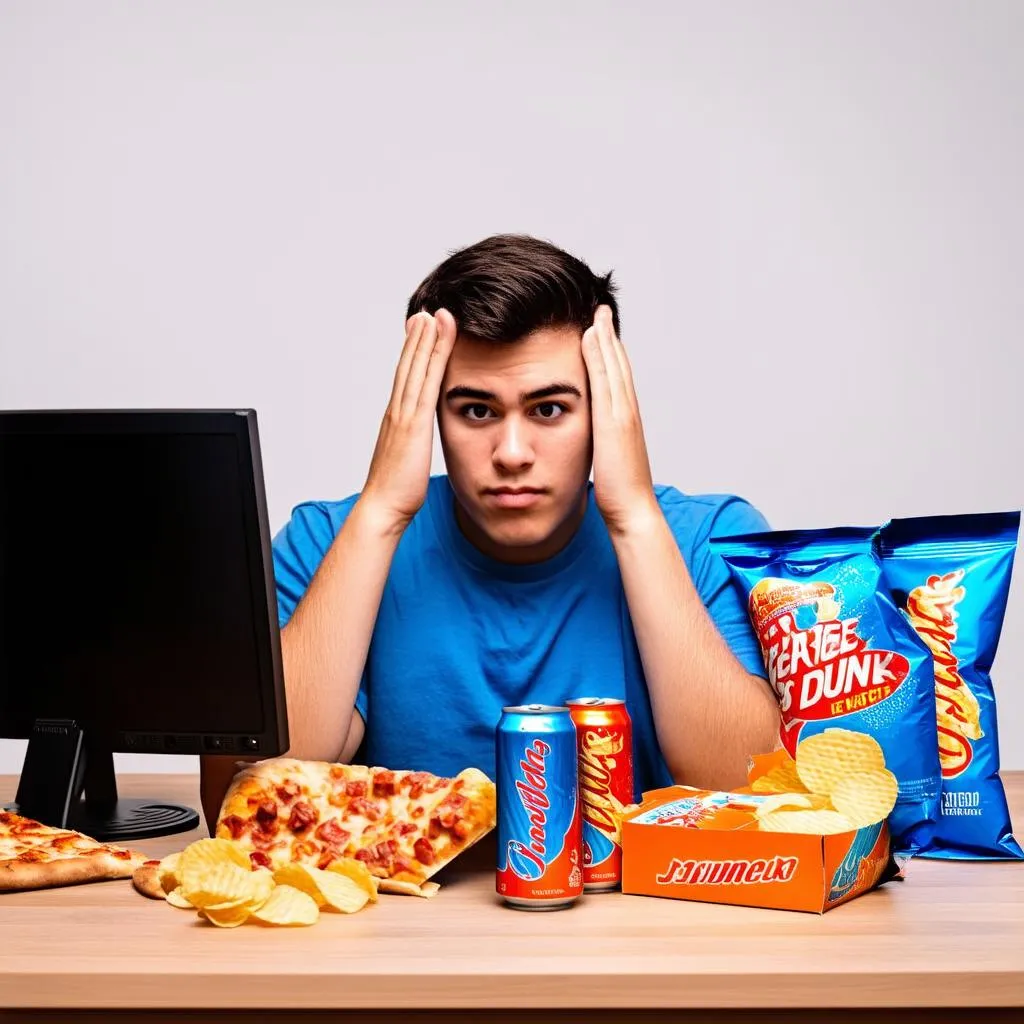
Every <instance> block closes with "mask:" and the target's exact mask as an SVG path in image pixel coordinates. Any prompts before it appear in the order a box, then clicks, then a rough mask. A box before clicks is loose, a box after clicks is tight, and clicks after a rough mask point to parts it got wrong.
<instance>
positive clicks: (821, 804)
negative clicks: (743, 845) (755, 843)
mask: <svg viewBox="0 0 1024 1024" xmlns="http://www.w3.org/2000/svg"><path fill="white" fill-rule="evenodd" d="M784 810H791V811H799V810H807V811H814V810H819V811H820V810H834V808H832V807H831V806H830V804H829V799H828V797H826V796H821V795H820V794H817V793H773V794H771V795H769V796H768V797H766V798H765V800H764V801H763V802H762V803H761V804H759V805H758V806H757V807H756V808H755V809H754V813H755V814H756V815H757V817H759V818H763V817H764V816H765V815H766V814H771V813H773V812H774V811H784Z"/></svg>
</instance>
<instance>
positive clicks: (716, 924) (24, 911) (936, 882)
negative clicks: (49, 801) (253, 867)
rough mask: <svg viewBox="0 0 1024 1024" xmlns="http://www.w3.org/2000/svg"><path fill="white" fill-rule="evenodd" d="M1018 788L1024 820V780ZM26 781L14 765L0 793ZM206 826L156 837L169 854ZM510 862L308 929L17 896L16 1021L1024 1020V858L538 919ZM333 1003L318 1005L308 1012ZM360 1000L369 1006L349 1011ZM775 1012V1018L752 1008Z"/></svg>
mask: <svg viewBox="0 0 1024 1024" xmlns="http://www.w3.org/2000/svg"><path fill="white" fill-rule="evenodd" d="M1005 781H1006V784H1007V789H1008V791H1009V794H1010V799H1011V805H1012V809H1013V812H1014V818H1015V820H1016V821H1017V822H1018V823H1019V828H1020V830H1021V831H1024V773H1007V775H1006V779H1005ZM119 785H120V788H121V792H122V795H125V796H133V795H134V796H152V797H160V798H164V799H169V800H177V801H182V802H191V803H192V804H193V806H196V807H198V780H197V778H196V777H190V776H166V775H163V776H161V775H151V776H138V777H129V778H124V777H122V778H121V779H120V780H119ZM14 788H15V780H14V779H13V778H11V777H0V799H11V798H12V796H13V791H14ZM203 834H205V833H203ZM198 835H199V833H192V834H189V835H179V836H171V837H169V838H165V839H156V840H149V841H147V842H145V843H140V844H138V845H139V846H140V848H144V849H146V850H148V851H150V852H151V853H153V854H154V855H156V856H162V855H163V854H165V853H168V852H170V851H172V850H176V849H181V848H182V847H183V846H184V845H185V844H186V843H187V842H190V841H191V840H192V839H194V838H197V836H198ZM474 854H475V855H476V856H475V857H474ZM493 856H494V849H493V845H492V844H487V843H486V841H485V842H484V843H481V844H480V845H479V846H478V847H477V848H475V849H474V850H472V851H469V852H468V853H467V854H466V855H465V859H466V863H464V864H463V863H459V862H456V864H453V865H452V866H451V868H450V869H449V871H448V872H447V874H446V875H445V876H443V877H442V878H441V880H442V881H443V883H444V885H443V888H442V890H441V892H440V894H439V895H438V896H437V897H436V898H434V899H433V900H422V899H417V898H414V897H404V896H387V897H382V898H381V900H380V902H379V903H378V904H376V905H374V906H369V907H367V908H366V909H365V910H363V911H361V912H360V913H358V914H355V915H351V916H343V915H334V914H323V915H321V918H320V921H319V922H318V923H317V924H316V925H315V926H313V927H310V928H299V929H264V928H259V927H255V926H243V927H242V928H238V929H233V930H220V929H217V928H213V927H210V926H209V925H205V924H202V923H199V922H198V920H197V919H196V917H195V915H194V914H192V913H191V912H187V911H179V910H175V909H173V908H171V907H169V906H166V905H164V904H162V903H158V902H155V901H151V900H147V899H145V898H143V897H141V896H139V895H138V894H137V893H135V891H134V890H133V889H132V887H131V883H130V882H128V881H116V882H101V883H96V884H92V885H83V886H76V887H72V888H65V889H58V890H47V891H39V892H33V893H17V894H7V895H4V896H0V1008H4V1009H6V1010H7V1011H8V1012H7V1016H6V1017H4V1014H3V1010H0V1017H3V1019H4V1020H5V1021H7V1020H13V1019H15V1017H14V1015H13V1014H12V1012H11V1011H12V1010H15V1009H17V1010H19V1011H22V1012H19V1013H18V1014H17V1019H18V1020H32V1021H35V1022H36V1024H43V1022H48V1021H52V1020H57V1019H65V1015H63V1014H61V1015H58V1014H55V1013H54V1012H49V1013H43V1012H36V1013H26V1012H24V1011H28V1010H32V1009H34V1010H36V1011H42V1010H50V1011H56V1010H60V1009H71V1008H74V1009H92V1010H95V1011H97V1013H96V1014H95V1016H94V1017H93V1019H95V1020H104V1021H110V1020H118V1019H121V1018H120V1015H119V1014H115V1013H112V1012H111V1011H112V1010H115V1009H117V1010H124V1011H134V1012H132V1013H131V1014H130V1015H128V1014H126V1015H125V1017H124V1019H129V1016H130V1019H133V1020H135V1019H144V1018H145V1019H151V1018H153V1019H165V1020H173V1019H176V1017H177V1015H175V1014H153V1013H152V1012H150V1014H149V1015H148V1016H147V1015H146V1014H144V1013H142V1012H140V1011H158V1010H163V1011H173V1010H181V1009H183V1008H190V1009H197V1010H202V1011H213V1010H217V1009H231V1010H239V1011H244V1018H242V1017H241V1016H240V1017H239V1019H240V1020H241V1019H244V1020H245V1021H246V1024H254V1022H260V1021H264V1020H269V1019H270V1018H269V1017H268V1016H267V1014H266V1013H265V1012H264V1011H271V1010H276V1011H290V1012H291V1015H292V1019H300V1020H319V1019H324V1020H326V1019H331V1020H339V1019H341V1020H346V1021H349V1020H351V1021H360V1020H377V1021H382V1020H403V1021H409V1020H413V1021H415V1020H419V1019H421V1018H420V1015H419V1014H410V1013H409V1012H408V1011H409V1010H411V1009H414V1008H419V1009H423V1010H425V1011H426V1010H437V1011H445V1012H444V1017H445V1019H448V1020H451V1019H453V1018H454V1019H456V1020H463V1019H464V1020H474V1021H484V1020H485V1021H492V1020H512V1019H518V1017H519V1016H520V1015H519V1014H516V1013H514V1012H513V1010H512V1008H520V1009H521V1008H538V1009H540V1008H543V1009H547V1010H551V1011H556V1010H557V1011H560V1012H561V1015H562V1018H563V1019H566V1020H579V1021H583V1020H585V1021H588V1022H589V1021H592V1020H594V1019H596V1018H598V1017H601V1018H602V1019H604V1018H605V1017H606V1016H607V1017H608V1018H609V1019H619V1020H621V1019H623V1015H622V1013H621V1008H627V1007H628V1008H637V1009H638V1010H640V1009H642V1008H646V1009H648V1010H651V1011H655V1010H659V1011H660V1012H658V1013H657V1014H655V1015H654V1016H651V1017H648V1014H647V1013H631V1014H630V1015H629V1019H630V1020H636V1019H659V1020H684V1019H685V1020H696V1019H700V1020H709V1019H712V1017H714V1019H721V1020H729V1021H740V1020H743V1021H749V1020H757V1021H765V1020H787V1021H789V1020H795V1019H802V1018H803V1016H804V1015H803V1014H799V1015H798V1014H797V1013H795V1012H794V1011H801V1010H802V1011H808V1010H811V1009H812V1008H830V1009H831V1012H829V1013H828V1015H827V1020H828V1021H829V1022H830V1024H833V1022H840V1021H848V1020H860V1019H865V1020H867V1019H871V1020H872V1021H874V1022H876V1024H877V1022H879V1021H882V1020H886V1019H890V1018H891V1019H893V1020H899V1021H900V1022H901V1024H907V1022H908V1021H917V1020H927V1021H928V1022H929V1024H935V1022H937V1021H942V1020H946V1019H950V1020H952V1019H963V1013H962V1011H961V1012H960V1013H958V1014H945V1013H942V1012H937V1011H936V1010H935V1009H928V1010H924V1009H919V1010H918V1011H915V1010H914V1009H911V1008H952V1007H1012V1008H1016V1009H1008V1010H1004V1011H1003V1012H995V1011H993V1010H986V1011H985V1015H984V1017H983V1018H982V1017H981V1016H980V1015H978V1019H983V1020H985V1021H986V1022H988V1021H993V1020H1005V1019H1019V1015H1020V1014H1021V1013H1022V1011H1021V1009H1020V1008H1022V1007H1024V863H966V864H954V863H942V862H936V861H925V860H921V861H915V862H912V863H911V864H910V866H909V870H908V877H907V880H906V881H904V882H897V883H893V884H890V885H887V886H885V887H883V888H882V889H880V890H878V891H876V892H873V893H870V894H868V895H866V896H863V897H861V898H859V899H857V900H855V901H853V902H852V903H851V904H849V905H847V906H844V907H839V908H837V909H836V910H834V911H832V912H830V913H828V914H825V915H824V916H821V917H819V916H814V915H808V914H799V913H788V912H781V911H770V910H757V909H746V908H738V907H727V906H714V905H706V904H699V903H684V902H679V901H675V900H659V899H650V898H644V897H632V896H623V895H621V894H617V893H612V894H602V895H593V896H589V897H585V898H584V899H583V900H582V901H581V902H580V903H579V904H577V905H576V906H575V907H573V908H572V909H570V910H568V911H562V912H558V913H547V914H542V913H522V912H516V911H514V910H510V909H507V908H505V907H504V906H502V905H501V904H500V903H499V902H498V901H497V898H496V896H495V894H494V873H493ZM471 857H473V858H474V859H473V860H472V861H470V860H469V858H471ZM332 1008H333V1010H334V1012H333V1013H331V1014H330V1015H327V1014H323V1016H322V1017H321V1014H320V1013H313V1014H308V1015H307V1014H300V1013H298V1012H297V1011H306V1010H308V1011H316V1010H320V1011H326V1010H330V1009H332ZM342 1008H344V1009H346V1010H349V1011H366V1012H358V1013H357V1012H353V1013H351V1014H349V1013H346V1014H344V1015H341V1016H339V1014H338V1013H337V1010H338V1009H342ZM481 1008H489V1009H494V1010H500V1009H502V1008H505V1009H506V1010H507V1011H508V1012H506V1013H499V1012H496V1013H488V1014H486V1015H485V1014H483V1013H481ZM757 1008H767V1009H772V1010H774V1011H775V1012H774V1013H771V1014H769V1015H767V1016H765V1015H762V1014H751V1013H749V1011H750V1010H752V1009H757ZM844 1008H862V1009H861V1010H858V1011H847V1012H843V1009H844ZM897 1008H905V1009H898V1010H897ZM615 1009H620V1012H619V1013H611V1012H610V1011H613V1010H615ZM710 1009H714V1010H717V1011H718V1013H717V1014H716V1015H712V1014H709V1013H708V1012H707V1010H710ZM884 1009H890V1010H893V1011H895V1012H892V1013H891V1014H886V1013H885V1012H880V1011H884ZM386 1010H390V1011H399V1010H401V1011H404V1012H401V1013H396V1012H390V1013H381V1012H380V1011H386ZM460 1010H461V1011H464V1013H459V1012H452V1011H460ZM668 1010H671V1011H674V1012H665V1011H668ZM100 1011H102V1012H100ZM371 1011H376V1012H371ZM602 1011H603V1013H602ZM86 1016H89V1017H92V1015H91V1014H90V1015H86ZM438 1016H440V1014H439V1015H438ZM557 1017H558V1013H553V1012H546V1013H543V1014H542V1015H535V1016H534V1019H537V1020H541V1019H543V1020H545V1021H547V1020H550V1019H555V1018H557ZM188 1019H189V1020H190V1021H197V1020H208V1019H209V1020H212V1019H214V1015H213V1014H212V1013H209V1012H208V1013H206V1014H197V1015H189V1017H188ZM216 1019H224V1018H223V1015H220V1016H217V1018H216ZM277 1019H280V1018H277ZM806 1019H826V1018H825V1017H820V1018H819V1016H818V1015H817V1014H814V1015H810V1014H808V1015H807V1017H806Z"/></svg>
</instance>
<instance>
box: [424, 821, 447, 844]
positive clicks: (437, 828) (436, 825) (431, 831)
mask: <svg viewBox="0 0 1024 1024" xmlns="http://www.w3.org/2000/svg"><path fill="white" fill-rule="evenodd" d="M443 832H444V826H443V825H442V824H441V819H440V818H431V819H430V824H429V825H428V826H427V835H428V836H430V838H431V839H436V838H437V837H438V836H439V835H441V834H442V833H443Z"/></svg>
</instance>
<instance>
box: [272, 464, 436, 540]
mask: <svg viewBox="0 0 1024 1024" xmlns="http://www.w3.org/2000/svg"><path fill="white" fill-rule="evenodd" d="M447 487H448V477H447V476H445V475H439V476H432V477H431V478H430V483H429V488H428V493H427V500H426V501H424V503H423V507H422V508H421V509H420V510H419V512H417V513H416V515H415V517H414V518H413V523H416V524H418V523H419V521H420V520H422V519H423V517H424V516H426V515H427V505H428V503H429V502H431V501H437V500H438V499H439V498H440V497H441V496H442V495H443V493H444V491H445V490H446V488H447ZM361 497H362V491H355V492H354V493H352V494H349V495H347V496H346V497H344V498H330V499H319V498H315V499H314V498H311V499H308V500H306V501H301V502H299V503H298V504H297V505H295V506H294V507H293V508H292V511H291V516H290V517H289V520H288V522H287V524H286V525H285V527H284V529H283V530H282V531H281V532H282V534H298V535H301V536H305V537H308V538H309V539H310V540H314V541H317V540H318V541H320V543H321V545H322V546H323V547H325V548H326V547H328V546H330V542H331V541H332V540H333V539H334V537H335V536H336V535H337V534H338V532H339V531H340V530H341V528H342V527H343V526H344V525H345V520H346V519H348V517H349V515H350V514H351V512H352V509H353V508H355V506H356V503H357V502H358V501H359V499H360V498H361ZM415 533H416V531H415V530H406V532H405V535H403V539H404V536H406V535H408V536H413V535H414V534H415Z"/></svg>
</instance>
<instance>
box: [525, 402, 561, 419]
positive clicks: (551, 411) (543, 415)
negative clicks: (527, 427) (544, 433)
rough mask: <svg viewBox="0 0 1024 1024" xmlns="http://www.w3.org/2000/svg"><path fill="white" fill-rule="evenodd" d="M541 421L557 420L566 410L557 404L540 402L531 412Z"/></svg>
mask: <svg viewBox="0 0 1024 1024" xmlns="http://www.w3.org/2000/svg"><path fill="white" fill-rule="evenodd" d="M533 411H534V412H535V413H536V414H537V416H538V417H539V418H540V419H542V420H557V419H558V417H559V416H561V415H562V414H563V413H564V412H565V411H566V410H565V406H564V405H561V404H559V403H558V402H541V404H540V405H537V406H534V410H533Z"/></svg>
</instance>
